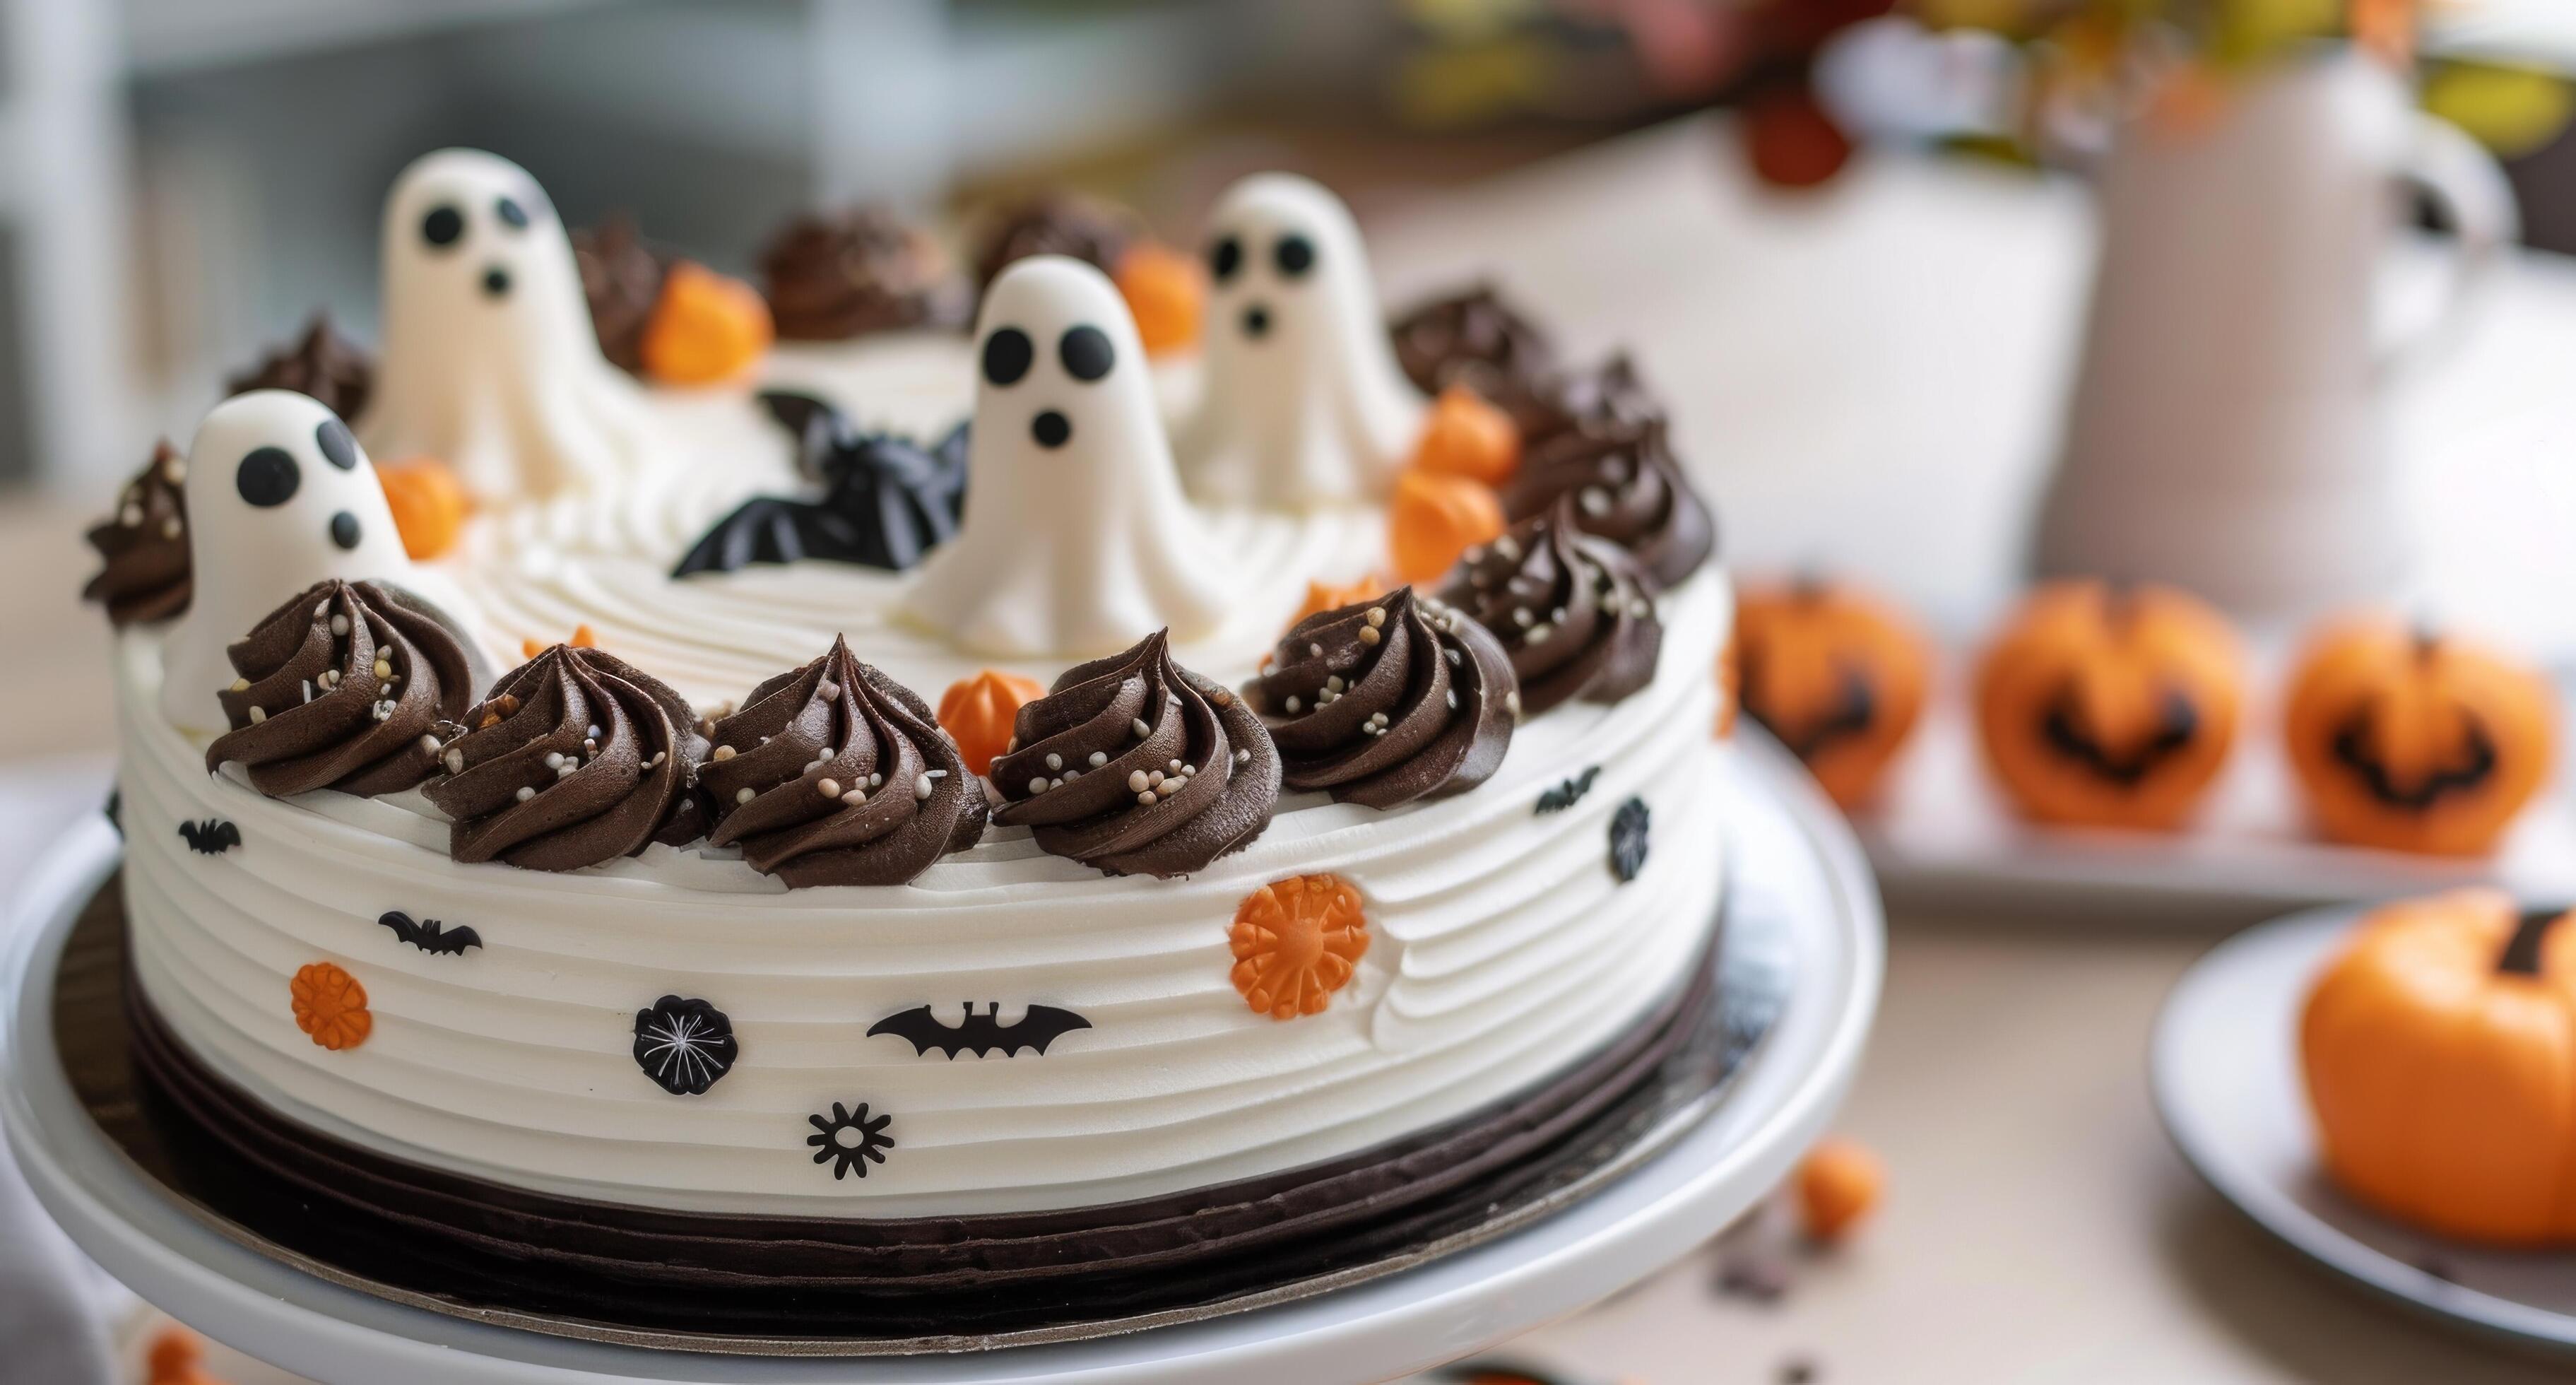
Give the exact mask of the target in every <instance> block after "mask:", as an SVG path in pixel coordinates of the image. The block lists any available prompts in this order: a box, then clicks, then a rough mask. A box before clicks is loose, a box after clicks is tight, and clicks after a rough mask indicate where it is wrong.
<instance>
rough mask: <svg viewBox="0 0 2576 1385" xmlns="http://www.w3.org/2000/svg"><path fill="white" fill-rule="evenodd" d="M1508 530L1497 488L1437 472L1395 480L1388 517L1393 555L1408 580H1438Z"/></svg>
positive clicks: (1397, 571) (1397, 569)
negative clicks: (1474, 549)
mask: <svg viewBox="0 0 2576 1385" xmlns="http://www.w3.org/2000/svg"><path fill="white" fill-rule="evenodd" d="M1502 532H1503V502H1502V500H1501V499H1500V498H1499V497H1497V496H1496V495H1495V494H1494V490H1493V487H1491V486H1488V485H1486V484H1485V483H1483V482H1481V481H1477V480H1474V479H1472V478H1469V477H1465V476H1445V475H1442V474H1440V473H1439V472H1433V471H1407V472H1405V473H1404V474H1403V475H1401V476H1398V477H1396V478H1395V498H1394V500H1393V501H1391V502H1390V503H1389V504H1388V506H1387V514H1386V538H1387V552H1388V556H1389V557H1391V558H1392V559H1393V560H1394V563H1395V575H1396V576H1397V577H1399V578H1402V579H1403V580H1404V581H1407V582H1414V583H1430V582H1436V581H1438V580H1439V579H1440V577H1441V575H1442V574H1444V573H1446V572H1448V571H1449V568H1450V566H1451V565H1452V564H1454V563H1456V562H1457V561H1458V555H1459V554H1461V553H1464V552H1466V551H1467V550H1468V549H1470V548H1472V547H1474V546H1475V545H1477V544H1480V543H1491V542H1492V541H1493V540H1494V539H1496V538H1498V537H1500V536H1501V534H1502Z"/></svg>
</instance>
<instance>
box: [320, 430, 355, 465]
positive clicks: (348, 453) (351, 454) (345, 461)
mask: <svg viewBox="0 0 2576 1385" xmlns="http://www.w3.org/2000/svg"><path fill="white" fill-rule="evenodd" d="M313 442H314V445H315V446H317V447H319V448H321V449H322V460H324V461H326V462H329V463H330V464H331V465H333V466H336V467H338V468H340V469H341V470H342V471H354V470H356V469H357V466H358V440H357V439H356V438H353V437H350V436H349V425H348V424H345V423H342V422H341V421H340V420H338V419H336V418H326V419H324V420H322V422H321V424H320V425H319V426H317V427H315V428H314V430H313Z"/></svg>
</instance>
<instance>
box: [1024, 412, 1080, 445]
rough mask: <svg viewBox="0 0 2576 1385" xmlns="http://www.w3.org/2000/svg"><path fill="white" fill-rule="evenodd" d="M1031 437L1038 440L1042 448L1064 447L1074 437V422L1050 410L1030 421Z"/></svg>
mask: <svg viewBox="0 0 2576 1385" xmlns="http://www.w3.org/2000/svg"><path fill="white" fill-rule="evenodd" d="M1029 436H1030V437H1033V438H1036V439H1037V440H1038V446H1040V447H1062V446H1064V444H1065V440H1066V439H1068V438H1070V437H1072V436H1073V420H1072V419H1069V418H1066V417H1065V416H1064V415H1063V414H1061V413H1058V412H1056V411H1055V410H1053V409H1049V410H1047V411H1046V412H1045V413H1042V414H1039V415H1038V416H1037V417H1036V418H1033V419H1030V420H1029Z"/></svg>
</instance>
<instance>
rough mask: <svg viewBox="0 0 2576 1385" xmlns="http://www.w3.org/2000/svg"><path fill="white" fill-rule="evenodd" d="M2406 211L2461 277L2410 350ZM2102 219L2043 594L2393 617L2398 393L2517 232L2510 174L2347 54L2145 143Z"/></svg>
mask: <svg viewBox="0 0 2576 1385" xmlns="http://www.w3.org/2000/svg"><path fill="white" fill-rule="evenodd" d="M2410 187H2411V188H2414V189H2418V190H2420V191H2421V192H2422V193H2423V194H2425V195H2427V196H2429V197H2431V198H2432V199H2433V200H2434V202H2435V203H2436V205H2437V206H2438V207H2439V208H2440V210H2441V212H2442V215H2443V219H2444V220H2445V221H2447V222H2448V223H2449V224H2450V225H2451V226H2452V227H2453V228H2455V230H2456V232H2457V236H2456V238H2455V240H2454V241H2453V242H2452V244H2453V245H2454V247H2455V256H2456V258H2455V262H2454V263H2453V264H2452V265H2451V267H2450V268H2451V274H2450V277H2449V283H2448V286H2447V287H2448V290H2449V292H2448V296H2447V298H2446V300H2445V302H2444V304H2443V306H2442V309H2441V311H2439V312H2438V313H2434V314H2430V315H2428V316H2427V317H2426V319H2425V320H2424V321H2421V322H2417V323H2414V324H2412V325H2411V326H2408V327H2401V326H2400V325H2399V324H2396V323H2394V322H2392V321H2391V320H2390V319H2391V317H2392V314H2391V312H2390V311H2389V308H2390V304H2389V303H2388V301H2387V296H2386V295H2385V294H2384V293H2382V292H2381V290H2382V289H2383V288H2384V284H2383V282H2382V279H2381V273H2380V271H2381V268H2382V264H2383V259H2384V257H2385V255H2386V253H2387V251H2388V250H2389V248H2390V242H2391V238H2392V233H2393V232H2394V230H2395V229H2396V227H2397V226H2398V224H2399V222H2400V219H2401V217H2402V215H2403V214H2404V212H2405V211H2406V209H2407V205H2408V204H2407V202H2406V200H2405V198H2404V197H2403V196H2401V194H2402V193H2403V192H2404V191H2405V190H2406V189H2407V188H2410ZM2098 201H2099V205H2100V212H2101V233H2102V245H2101V259H2100V263H2099V265H2098V267H2097V268H2096V270H2095V279H2094V286H2093V302H2092V310H2091V317H2090V320H2089V322H2088V325H2087V327H2086V331H2085V337H2084V355H2083V361H2082V366H2081V369H2080V371H2079V372H2078V375H2077V378H2076V383H2075V389H2074V397H2073V401H2072V406H2071V409H2070V412H2069V414H2068V417H2067V423H2066V433H2065V439H2064V443H2063V447H2062V450H2061V453H2060V457H2059V462H2058V467H2057V473H2056V476H2055V478H2054V480H2053V481H2052V483H2051V485H2050V487H2049V490H2048V494H2047V497H2046V499H2045V501H2044V502H2043V504H2042V506H2041V510H2040V514H2039V523H2038V533H2037V540H2036V545H2035V553H2034V559H2035V565H2036V567H2037V568H2038V570H2039V571H2040V572H2041V573H2042V574H2043V575H2055V574H2090V575H2101V576H2109V577H2117V578H2122V579H2130V580H2161V581H2170V582H2174V583H2177V584H2179V585H2182V586H2184V587H2187V588H2190V589H2191V590H2194V591H2197V592H2199V593H2201V594H2202V595H2205V596H2207V597H2209V598H2211V599H2212V600H2215V601H2217V602H2219V603H2220V604H2222V605H2225V606H2227V607H2229V608H2231V609H2233V610H2235V611H2237V612H2238V613H2239V614H2240V615H2243V616H2245V617H2248V618H2250V619H2253V620H2256V621H2258V622H2263V623H2267V624H2269V623H2273V622H2284V623H2286V622H2290V621H2295V620H2299V619H2303V618H2306V617H2308V616H2310V615H2313V614H2315V613H2316V612H2317V611H2319V610H2321V609H2323V608H2325V607H2328V606H2331V605H2336V604H2341V603H2344V602H2349V601H2353V600H2357V599H2366V598H2369V597H2373V596H2387V595H2391V594H2393V591H2394V589H2395V587H2396V586H2397V584H2398V583H2399V581H2400V580H2401V578H2402V576H2403V574H2404V572H2405V569H2406V566H2407V554H2406V551H2405V549H2406V544H2405V539H2404V537H2403V533H2402V530H2401V526H2400V524H2399V521H2398V515H2397V513H2396V502H2395V491H2394V486H2393V483H2392V477H2391V462H2390V457H2389V451H2388V428H2387V419H2386V407H2385V406H2386V395H2387V392H2388V389H2389V387H2390V386H2391V384H2392V383H2393V382H2394V380H2395V379H2396V378H2397V376H2398V375H2399V374H2400V372H2399V371H2397V370H2396V369H2395V367H2396V366H2397V365H2398V364H2399V363H2400V362H2401V360H2402V359H2403V358H2404V357H2406V356H2408V355H2411V354H2414V349H2415V348H2416V347H2419V346H2421V345H2424V344H2426V343H2428V342H2430V341H2433V340H2435V339H2437V338H2439V337H2442V336H2445V335H2447V330H2446V329H2447V328H2448V327H2450V326H2451V325H2452V324H2453V320H2454V319H2455V318H2456V317H2457V315H2458V310H2459V308H2460V307H2461V306H2462V305H2463V304H2464V303H2465V302H2466V301H2467V300H2468V298H2469V290H2470V289H2471V288H2472V287H2473V285H2474V283H2475V281H2476V280H2478V279H2479V278H2481V277H2482V276H2483V275H2484V274H2485V272H2486V271H2487V270H2488V269H2490V268H2491V267H2492V266H2493V265H2494V264H2495V263H2496V262H2497V261H2498V260H2499V259H2500V257H2501V252H2502V251H2503V249H2504V247H2505V246H2507V245H2508V244H2509V243H2510V242H2511V241H2512V240H2513V239H2514V238H2515V236H2516V234H2517V223H2518V220H2519V218H2518V216H2517V213H2516V211H2515V208H2514V202H2513V194H2512V191H2511V189H2510V188H2509V187H2508V186H2507V185H2506V183H2505V180H2504V175H2503V173H2502V171H2501V170H2499V169H2498V168H2497V167H2496V165H2495V161H2494V160H2493V159H2491V158H2489V157H2488V156H2487V154H2486V152H2485V151H2484V150H2483V149H2481V148H2479V147H2478V146H2477V144H2476V143H2475V142H2473V141H2471V140H2470V139H2469V138H2468V136H2466V135H2465V134H2463V133H2461V132H2460V131H2459V130H2458V129H2457V128H2456V127H2453V126H2451V125H2449V124H2446V123H2444V122H2442V121H2440V120H2438V119H2435V118H2434V117H2432V116H2429V115H2426V114H2424V113H2422V112H2421V111H2419V110H2417V109H2416V107H2415V104H2414V101H2413V96H2412V93H2411V92H2410V91H2409V90H2408V88H2407V86H2406V84H2405V82H2404V81H2403V80H2401V79H2400V77H2399V76H2398V75H2397V74H2396V73H2394V72H2392V71H2391V70H2390V69H2389V68H2388V67H2386V66H2385V65H2384V64H2382V63H2380V62H2379V61H2377V60H2375V59H2373V58H2371V57H2369V56H2367V55H2365V54H2363V53H2361V52H2360V51H2359V50H2356V49H2352V48H2349V47H2345V46H2337V47H2332V48H2320V49H2319V50H2317V51H2315V52H2313V53H2310V54H2305V55H2302V56H2300V57H2299V58H2297V59H2294V60H2291V61H2288V62H2285V63H2283V64H2282V65H2281V66H2280V67H2279V68H2278V69H2277V70H2273V71H2269V72H2266V73H2263V74H2261V75H2259V76H2256V77H2253V78H2250V79H2248V80H2247V81H2246V82H2244V83H2242V84H2240V85H2238V86H2236V87H2234V88H2231V89H2230V93H2229V97H2228V100H2227V102H2226V104H2225V105H2224V106H2223V107H2222V108H2221V109H2220V110H2219V111H2218V112H2217V113H2216V115H2215V116H2214V117H2212V119H2211V120H2210V121H2209V122H2207V123H2206V124H2205V125H2204V126H2202V127H2200V128H2192V129H2171V128H2165V127H2163V126H2160V125H2157V124H2154V123H2151V122H2132V123H2131V124H2130V125H2129V126H2128V127H2127V128H2125V129H2124V130H2123V131H2122V132H2121V134H2120V136H2119V139H2118V141H2117V144H2116V146H2115V147H2114V149H2113V150H2112V152H2111V154H2110V155H2109V157H2108V159H2107V161H2106V163H2105V166H2104V168H2103V170H2102V176H2101V179H2100V183H2099V195H2098Z"/></svg>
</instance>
